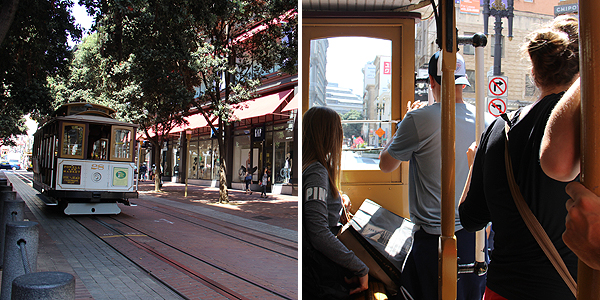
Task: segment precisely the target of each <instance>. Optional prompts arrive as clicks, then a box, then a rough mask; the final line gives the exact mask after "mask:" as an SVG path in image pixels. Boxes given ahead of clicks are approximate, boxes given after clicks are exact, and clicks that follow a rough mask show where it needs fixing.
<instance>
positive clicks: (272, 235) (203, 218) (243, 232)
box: [116, 204, 298, 260]
mask: <svg viewBox="0 0 600 300" xmlns="http://www.w3.org/2000/svg"><path fill="white" fill-rule="evenodd" d="M137 205H138V207H144V208H147V209H149V210H153V211H155V212H158V213H161V214H165V215H168V216H170V217H173V218H176V219H179V220H182V221H185V222H188V223H191V224H193V225H196V226H199V227H202V228H204V229H208V230H211V231H214V232H217V233H219V234H222V235H225V236H227V237H230V238H233V239H236V240H239V241H242V242H244V243H247V244H250V245H253V246H256V247H259V248H262V249H265V250H267V251H271V252H274V253H277V254H279V255H283V256H286V257H289V258H291V259H295V260H298V257H297V256H296V257H294V256H291V255H288V254H285V253H283V252H278V251H275V250H273V249H270V248H266V247H265V246H261V245H259V244H257V243H255V242H252V241H248V240H244V239H242V238H239V237H236V236H234V235H232V234H229V233H226V232H223V231H221V230H218V229H215V228H211V227H209V226H206V225H202V224H200V223H198V222H194V221H190V220H188V219H186V218H182V217H180V216H178V215H175V214H172V213H167V212H164V211H162V210H159V209H156V208H153V207H150V206H146V205H143V204H137ZM194 218H195V219H199V220H202V221H204V222H208V223H211V224H215V225H217V226H219V227H223V228H227V229H229V230H233V231H236V232H239V233H242V234H244V235H248V236H252V237H255V238H258V239H261V240H265V239H264V236H268V237H273V238H277V239H280V240H283V241H286V242H290V243H293V244H295V246H292V245H288V244H285V243H282V242H279V241H275V239H269V240H267V241H269V242H271V243H273V244H276V245H279V246H281V247H284V248H287V249H290V250H294V251H298V242H297V241H293V240H290V239H286V238H283V237H279V236H276V235H274V234H270V233H265V232H260V231H257V230H254V229H250V228H244V229H245V230H240V229H239V228H237V227H235V226H224V225H223V223H228V222H227V221H224V220H219V221H220V222H215V221H213V220H214V218H211V217H202V216H198V215H195V216H194ZM116 221H118V220H116ZM118 222H120V221H118ZM228 224H232V223H228ZM232 225H235V224H232ZM236 226H237V225H236ZM249 231H254V232H259V233H260V235H259V234H255V233H250V232H249Z"/></svg>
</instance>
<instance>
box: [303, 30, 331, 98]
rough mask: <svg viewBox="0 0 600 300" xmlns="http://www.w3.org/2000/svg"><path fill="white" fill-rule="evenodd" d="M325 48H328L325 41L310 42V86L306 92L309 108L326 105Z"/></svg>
mask: <svg viewBox="0 0 600 300" xmlns="http://www.w3.org/2000/svg"><path fill="white" fill-rule="evenodd" d="M327 47H329V41H328V40H327V39H318V40H312V41H310V76H309V78H310V86H309V90H308V93H309V96H308V99H309V106H310V107H312V106H325V105H326V103H325V98H326V97H325V96H326V95H325V93H326V86H327V78H326V76H325V75H326V68H327Z"/></svg>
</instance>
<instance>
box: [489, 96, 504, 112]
mask: <svg viewBox="0 0 600 300" xmlns="http://www.w3.org/2000/svg"><path fill="white" fill-rule="evenodd" d="M488 112H489V113H490V114H492V115H493V116H494V117H499V116H500V115H502V114H503V113H505V112H506V102H505V100H504V99H502V98H494V99H492V100H490V102H489V103H488Z"/></svg>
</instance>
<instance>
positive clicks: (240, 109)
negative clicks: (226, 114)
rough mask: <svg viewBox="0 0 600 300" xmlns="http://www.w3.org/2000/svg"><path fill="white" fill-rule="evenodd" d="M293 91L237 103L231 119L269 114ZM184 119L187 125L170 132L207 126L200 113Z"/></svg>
mask: <svg viewBox="0 0 600 300" xmlns="http://www.w3.org/2000/svg"><path fill="white" fill-rule="evenodd" d="M293 91H294V90H293V89H291V90H285V91H281V92H279V93H275V94H270V95H267V96H263V97H258V98H255V99H252V100H248V101H244V102H242V103H239V104H237V105H235V106H236V107H234V108H233V117H232V121H237V120H244V119H249V118H253V117H259V116H264V115H268V114H271V113H273V112H274V111H275V110H276V109H277V108H278V107H279V106H281V104H282V103H283V102H284V101H285V99H287V98H288V96H289V95H290V94H291V93H292V92H293ZM294 99H296V97H294ZM294 99H292V100H291V101H290V102H289V103H288V104H287V105H286V109H288V107H290V105H291V104H292V102H294ZM295 106H296V108H297V106H298V104H297V101H296V105H295ZM291 109H293V108H291ZM291 109H288V110H291ZM211 118H213V119H214V121H213V124H215V123H216V122H217V120H216V117H214V116H211ZM185 120H187V121H188V123H189V124H188V125H182V126H177V127H175V128H173V130H171V133H176V132H181V131H185V130H186V129H196V128H202V127H205V126H208V122H207V121H206V118H204V116H203V115H202V114H201V113H197V114H194V115H190V116H187V117H185ZM215 125H216V124H215ZM150 134H151V135H153V134H154V133H153V132H152V131H151V132H150Z"/></svg>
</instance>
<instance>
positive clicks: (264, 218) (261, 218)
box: [252, 216, 272, 220]
mask: <svg viewBox="0 0 600 300" xmlns="http://www.w3.org/2000/svg"><path fill="white" fill-rule="evenodd" d="M252 218H253V219H259V220H270V219H272V218H270V217H265V216H255V217H252Z"/></svg>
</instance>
